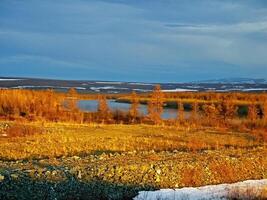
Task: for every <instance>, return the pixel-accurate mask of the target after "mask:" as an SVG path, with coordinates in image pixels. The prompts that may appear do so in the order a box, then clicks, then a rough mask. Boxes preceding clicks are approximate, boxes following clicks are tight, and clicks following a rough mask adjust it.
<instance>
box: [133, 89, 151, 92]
mask: <svg viewBox="0 0 267 200" xmlns="http://www.w3.org/2000/svg"><path fill="white" fill-rule="evenodd" d="M133 91H139V92H150V91H152V90H146V89H133Z"/></svg>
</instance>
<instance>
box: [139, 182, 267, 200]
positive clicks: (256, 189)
mask: <svg viewBox="0 0 267 200" xmlns="http://www.w3.org/2000/svg"><path fill="white" fill-rule="evenodd" d="M266 187H267V179H262V180H248V181H243V182H238V183H233V184H220V185H208V186H203V187H196V188H193V187H188V188H181V189H161V190H157V191H141V192H139V194H138V195H137V196H136V197H135V198H134V200H154V199H164V200H178V199H186V200H190V199H194V200H197V199H202V200H205V199H218V200H219V199H220V200H222V199H225V200H226V199H228V197H229V195H230V194H231V192H232V193H234V192H242V191H243V192H244V193H245V192H246V191H248V190H249V189H252V191H253V194H255V195H259V194H260V193H261V192H262V190H263V189H264V188H266Z"/></svg>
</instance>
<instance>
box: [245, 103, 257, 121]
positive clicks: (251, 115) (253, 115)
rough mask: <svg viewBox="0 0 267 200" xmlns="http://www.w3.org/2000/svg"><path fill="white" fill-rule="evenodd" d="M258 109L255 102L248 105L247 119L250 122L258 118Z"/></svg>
mask: <svg viewBox="0 0 267 200" xmlns="http://www.w3.org/2000/svg"><path fill="white" fill-rule="evenodd" d="M258 114H259V109H258V107H257V104H256V103H255V102H252V103H251V104H249V105H248V119H249V121H250V122H255V121H256V120H257V119H258Z"/></svg>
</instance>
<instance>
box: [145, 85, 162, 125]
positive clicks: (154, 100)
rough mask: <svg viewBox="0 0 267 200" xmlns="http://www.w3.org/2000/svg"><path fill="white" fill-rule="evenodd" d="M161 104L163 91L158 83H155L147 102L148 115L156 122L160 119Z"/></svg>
mask: <svg viewBox="0 0 267 200" xmlns="http://www.w3.org/2000/svg"><path fill="white" fill-rule="evenodd" d="M163 105H164V93H163V92H162V91H161V88H160V85H156V86H155V88H154V90H153V92H152V95H151V99H150V101H149V102H148V116H149V118H150V119H151V120H152V121H153V122H154V123H156V124H159V123H161V121H162V120H161V115H162V113H163Z"/></svg>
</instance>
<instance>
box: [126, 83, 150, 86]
mask: <svg viewBox="0 0 267 200" xmlns="http://www.w3.org/2000/svg"><path fill="white" fill-rule="evenodd" d="M129 85H152V86H153V85H155V84H152V83H129Z"/></svg>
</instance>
